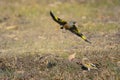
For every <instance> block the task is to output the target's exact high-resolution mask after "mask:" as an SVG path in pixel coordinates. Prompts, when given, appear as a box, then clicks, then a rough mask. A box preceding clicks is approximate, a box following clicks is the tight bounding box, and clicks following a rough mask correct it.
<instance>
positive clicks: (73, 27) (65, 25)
mask: <svg viewBox="0 0 120 80" xmlns="http://www.w3.org/2000/svg"><path fill="white" fill-rule="evenodd" d="M50 16H51V17H52V19H53V20H54V21H55V22H57V23H58V24H59V25H60V29H65V30H69V31H70V32H72V33H73V34H75V35H77V36H79V37H81V38H82V39H83V40H84V41H86V42H88V43H90V44H91V42H90V41H89V40H88V39H87V38H86V36H84V35H83V34H82V33H81V32H80V30H78V28H77V27H78V26H77V22H76V21H69V22H67V21H65V20H63V19H61V18H59V17H57V16H55V15H54V14H53V12H52V11H50Z"/></svg>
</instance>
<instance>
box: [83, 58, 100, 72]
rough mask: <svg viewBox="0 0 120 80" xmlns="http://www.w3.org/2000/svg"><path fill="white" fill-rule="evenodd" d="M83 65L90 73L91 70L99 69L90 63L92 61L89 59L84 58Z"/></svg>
mask: <svg viewBox="0 0 120 80" xmlns="http://www.w3.org/2000/svg"><path fill="white" fill-rule="evenodd" d="M82 65H83V66H84V67H86V68H87V69H88V71H90V69H98V68H97V67H96V65H94V64H93V63H91V62H90V60H89V59H88V58H83V59H82Z"/></svg>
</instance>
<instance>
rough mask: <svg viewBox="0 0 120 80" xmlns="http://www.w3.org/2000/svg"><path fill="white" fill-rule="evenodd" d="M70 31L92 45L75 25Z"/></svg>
mask: <svg viewBox="0 0 120 80" xmlns="http://www.w3.org/2000/svg"><path fill="white" fill-rule="evenodd" d="M70 31H71V32H72V33H74V34H76V35H77V36H79V37H81V38H82V39H83V40H84V41H86V42H88V43H91V42H90V41H89V40H88V39H87V38H86V36H84V35H83V34H82V33H81V32H80V31H79V30H78V29H77V27H76V26H75V25H74V26H73V28H71V29H70Z"/></svg>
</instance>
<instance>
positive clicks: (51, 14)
mask: <svg viewBox="0 0 120 80" xmlns="http://www.w3.org/2000/svg"><path fill="white" fill-rule="evenodd" d="M50 16H51V17H52V19H53V20H54V21H55V22H57V23H58V24H60V25H65V24H66V23H67V22H66V21H64V20H62V19H60V18H59V17H56V16H54V14H53V13H52V11H50Z"/></svg>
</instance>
